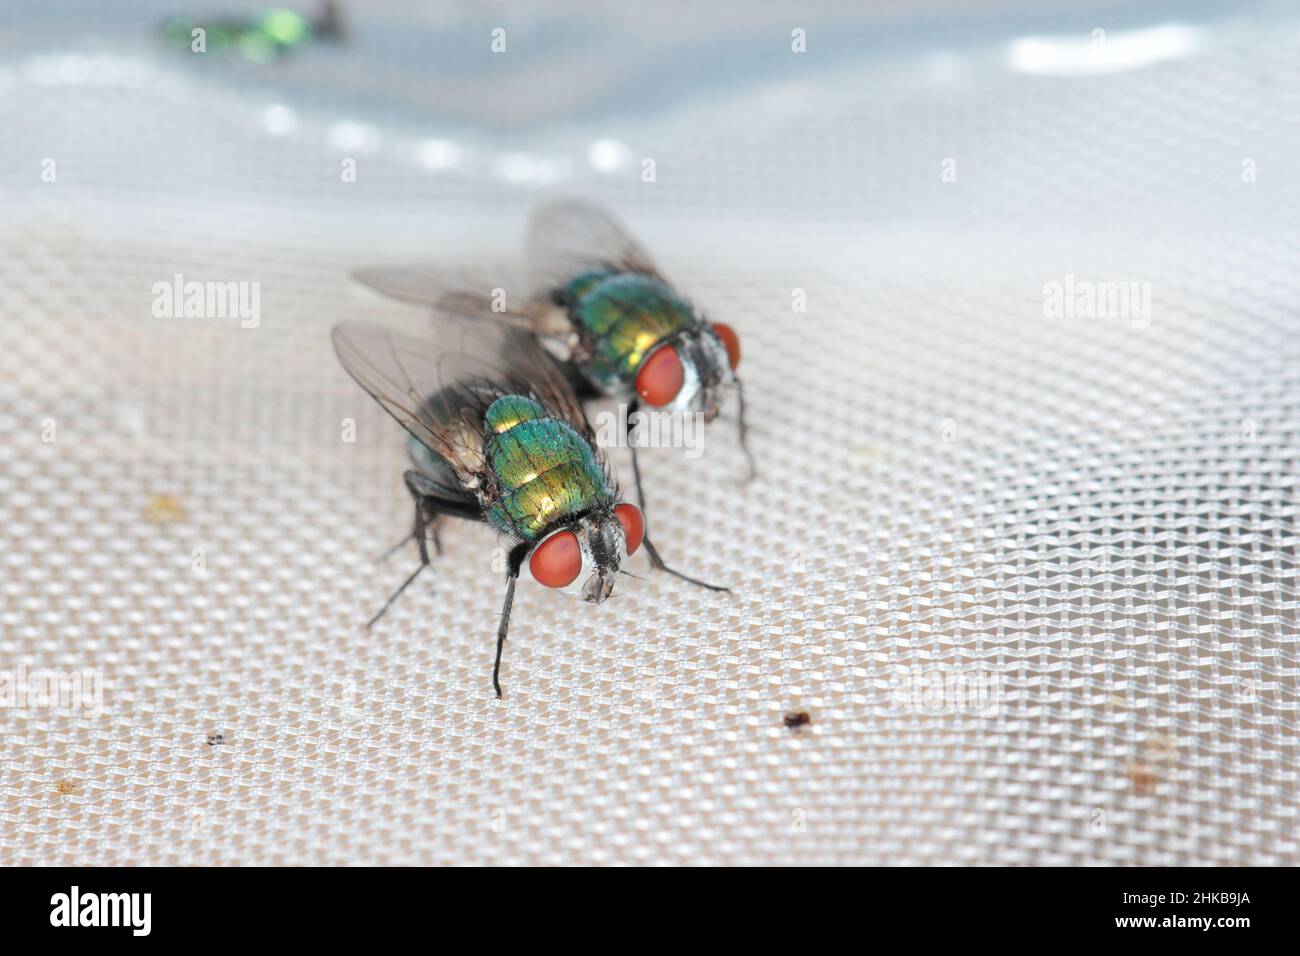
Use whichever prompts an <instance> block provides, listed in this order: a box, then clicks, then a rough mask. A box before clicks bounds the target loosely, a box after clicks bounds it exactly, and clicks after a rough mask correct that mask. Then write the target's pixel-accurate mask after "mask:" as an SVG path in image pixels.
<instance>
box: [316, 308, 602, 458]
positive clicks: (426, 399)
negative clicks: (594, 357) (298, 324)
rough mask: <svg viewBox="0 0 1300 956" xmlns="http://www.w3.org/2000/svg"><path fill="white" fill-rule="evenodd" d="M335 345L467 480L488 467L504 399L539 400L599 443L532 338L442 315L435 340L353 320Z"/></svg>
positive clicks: (346, 363) (401, 419)
mask: <svg viewBox="0 0 1300 956" xmlns="http://www.w3.org/2000/svg"><path fill="white" fill-rule="evenodd" d="M333 341H334V351H335V353H336V354H337V355H338V357H339V362H340V363H341V364H342V365H343V368H344V369H345V370H346V371H347V373H348V374H349V375H351V376H352V378H353V379H355V380H356V382H357V384H358V385H360V386H361V387H362V388H363V389H365V390H366V392H368V393H369V394H370V396H371V397H372V398H374V399H375V401H377V402H378V403H379V404H380V405H381V406H383V408H384V409H385V410H386V411H387V412H388V413H389V414H390V415H392V416H393V418H395V419H396V420H397V422H398V424H400V425H401V426H402V427H403V428H405V429H406V430H407V431H408V432H409V433H410V434H411V435H413V436H414V437H415V438H416V439H417V440H418V441H420V442H421V443H423V444H424V445H425V446H426V447H428V448H429V449H430V450H431V451H433V452H435V453H436V454H438V455H440V456H442V457H443V458H445V459H447V461H449V462H450V463H451V464H452V466H453V467H454V468H456V469H457V471H458V472H459V473H461V474H464V475H467V476H468V475H475V474H478V473H479V471H480V469H481V468H482V467H483V445H484V440H485V435H484V431H483V413H484V412H485V411H486V410H487V407H488V406H489V405H491V404H492V402H494V401H496V399H497V398H499V397H501V396H502V395H528V396H532V397H534V398H536V399H537V400H538V401H539V402H541V403H542V404H543V405H544V406H545V407H546V408H547V409H548V410H549V411H550V412H551V413H552V414H553V415H555V416H556V417H557V418H562V419H564V420H566V421H568V422H569V423H570V424H571V425H573V427H574V428H575V429H576V430H577V431H578V432H579V434H582V435H584V436H585V437H586V438H587V440H588V441H591V442H593V444H594V441H595V436H594V433H593V432H592V430H591V426H590V424H589V423H588V422H587V419H586V416H585V415H584V414H583V412H582V407H581V405H579V404H578V400H577V399H576V398H575V397H574V395H573V391H572V389H571V388H570V386H569V384H568V382H567V381H566V380H565V378H564V376H563V375H562V374H561V372H560V370H559V368H558V367H557V365H556V364H555V362H554V361H553V360H552V359H551V358H550V356H548V355H547V354H546V352H545V351H544V350H543V349H542V347H541V346H540V345H539V344H538V342H537V340H536V338H534V337H533V336H531V335H526V334H524V333H521V332H518V331H515V330H512V329H510V328H508V327H507V326H503V325H493V324H485V323H481V322H468V321H465V320H463V319H460V318H456V317H454V316H447V315H437V316H435V318H434V321H433V334H432V336H431V337H430V338H429V339H422V338H420V337H418V336H414V335H410V334H407V333H404V332H399V331H397V330H395V329H391V328H389V327H387V326H384V325H380V324H379V323H376V322H366V321H349V322H342V323H340V324H339V325H337V326H335V328H334V332H333Z"/></svg>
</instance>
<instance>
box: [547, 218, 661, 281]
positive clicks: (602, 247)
mask: <svg viewBox="0 0 1300 956" xmlns="http://www.w3.org/2000/svg"><path fill="white" fill-rule="evenodd" d="M527 250H528V266H529V280H530V282H531V283H532V285H533V288H534V289H538V290H550V289H557V288H560V287H562V286H563V285H565V283H567V282H568V281H569V280H570V279H572V278H573V277H574V276H576V275H578V274H580V273H582V272H584V271H586V270H588V269H599V268H608V269H617V270H619V271H623V272H642V273H645V274H646V275H652V276H655V277H656V278H659V279H662V278H663V277H662V276H661V275H660V274H659V270H658V268H657V267H656V266H655V264H654V260H653V259H651V258H650V254H649V253H648V252H646V250H645V248H644V247H643V246H642V245H641V244H640V243H639V242H637V241H636V239H634V238H633V237H632V234H631V233H630V232H629V231H628V229H627V228H626V227H625V226H624V225H623V224H622V223H621V222H619V221H618V219H616V218H615V217H614V215H613V213H611V212H609V211H608V210H605V209H602V208H600V207H599V206H594V205H592V204H590V203H585V202H581V201H579V200H561V201H558V202H554V203H550V204H549V205H546V206H542V207H541V208H540V209H538V210H537V211H536V212H535V213H533V217H532V219H531V221H530V222H529V224H528V238H527Z"/></svg>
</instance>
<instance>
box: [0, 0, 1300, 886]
mask: <svg viewBox="0 0 1300 956" xmlns="http://www.w3.org/2000/svg"><path fill="white" fill-rule="evenodd" d="M3 14H4V15H3V17H0V24H2V25H0V117H3V124H4V125H3V131H2V132H0V434H3V436H4V439H5V440H4V441H3V443H0V678H3V676H4V675H8V676H9V678H10V680H9V681H8V686H9V687H11V688H12V687H14V686H16V683H17V678H18V676H19V675H30V674H32V673H44V674H62V675H69V674H84V675H86V678H85V680H86V683H85V686H96V687H99V688H100V689H101V693H100V695H99V698H98V700H99V704H98V706H90V705H89V704H88V703H87V702H86V701H84V700H75V701H66V702H64V705H63V706H44V705H38V704H33V703H32V702H31V701H30V700H28V701H26V702H20V701H18V700H17V698H16V697H12V696H9V697H5V696H4V695H3V694H0V698H3V701H4V702H5V706H4V707H3V708H0V861H3V862H6V863H24V864H40V863H65V864H68V863H71V864H105V863H107V864H119V863H121V864H131V863H181V864H238V863H269V864H285V863H319V864H344V863H381V864H390V863H421V864H444V863H545V864H552V863H597V864H622V863H656V864H657V863H686V864H700V863H719V864H740V863H744V864H796V863H812V864H847V863H872V864H895V863H921V864H990V863H992V864H1056V865H1083V864H1118V865H1129V864H1193V863H1196V864H1277V863H1285V864H1292V865H1294V864H1296V863H1297V862H1300V850H1298V848H1297V830H1296V814H1297V810H1296V808H1297V800H1296V797H1297V793H1296V791H1297V783H1298V777H1300V775H1298V773H1297V757H1298V756H1300V754H1298V753H1297V749H1298V748H1297V738H1296V730H1297V705H1296V700H1297V698H1296V694H1295V685H1296V678H1297V672H1298V661H1297V656H1298V655H1297V645H1296V637H1295V635H1296V630H1295V609H1296V560H1295V553H1296V552H1295V549H1296V524H1295V517H1296V509H1297V506H1296V504H1295V498H1296V496H1295V490H1296V461H1297V457H1298V454H1300V453H1298V448H1300V388H1298V384H1300V383H1298V380H1297V374H1296V371H1295V369H1296V362H1295V358H1296V354H1295V353H1296V344H1295V343H1296V341H1297V336H1296V332H1297V322H1296V317H1295V316H1296V307H1295V303H1296V301H1298V300H1300V283H1298V282H1297V279H1296V275H1295V261H1296V254H1297V251H1298V249H1300V215H1298V212H1300V209H1298V207H1297V198H1298V186H1297V179H1296V175H1295V171H1296V170H1297V169H1300V134H1298V133H1297V126H1296V123H1295V117H1296V115H1297V111H1298V110H1300V56H1298V54H1300V13H1298V12H1297V11H1296V9H1295V8H1294V6H1293V5H1291V4H1285V3H1240V2H1237V3H1190V4H1189V3H1177V4H1175V3H1162V2H1153V3H1146V4H1142V5H1140V6H1137V7H1135V6H1134V5H1132V4H1121V3H1103V2H1084V3H1075V2H1048V3H1040V4H1035V5H1033V8H1032V9H1026V8H1025V6H1024V5H1023V4H1013V3H948V2H926V0H922V2H911V3H870V4H862V3H842V4H841V3H822V4H806V3H797V4H796V3H747V4H735V3H719V4H707V3H677V2H667V3H654V4H595V3H564V2H561V3H548V4H545V5H534V4H506V3H437V2H430V3H397V2H367V3H364V4H362V3H348V2H339V3H336V4H332V5H330V4H318V5H315V6H313V5H310V4H304V5H301V6H296V7H292V8H283V9H277V10H272V9H271V8H269V7H263V6H257V5H254V4H248V3H223V2H221V0H207V2H196V3H191V2H187V0H149V2H131V3H120V4H111V5H107V4H98V3H91V2H84V3H71V2H69V3H48V4H8V5H6V6H5V7H4V8H3ZM200 27H201V28H202V29H203V31H204V32H203V37H204V42H203V46H204V49H203V50H202V51H201V52H200V51H196V50H195V49H194V41H195V35H194V32H193V31H194V30H195V29H196V28H200ZM557 195H566V196H578V197H584V198H587V199H592V200H596V201H599V202H602V203H605V204H607V205H609V206H610V207H611V208H612V209H614V210H615V211H616V212H617V213H618V214H619V215H620V216H621V217H623V218H624V219H626V220H627V221H628V222H629V223H630V225H631V227H632V228H633V230H634V231H635V232H636V233H637V234H638V235H639V236H640V237H641V238H642V239H643V240H644V241H645V243H646V244H647V246H648V247H649V248H650V250H651V251H652V252H653V253H654V255H655V257H656V259H657V260H658V261H659V263H660V264H661V266H662V267H663V269H664V271H665V273H666V274H667V275H668V276H669V277H670V278H671V279H672V280H673V281H674V282H675V283H676V284H677V285H678V286H679V287H680V288H681V289H682V290H683V291H684V292H685V293H686V294H687V295H689V296H690V297H691V299H692V301H694V302H695V303H697V304H698V305H700V306H701V307H702V308H703V309H704V311H705V312H706V313H707V314H708V315H709V316H710V317H711V318H713V319H715V320H718V321H725V322H727V323H728V324H731V325H732V326H734V327H735V328H736V329H737V330H738V331H739V333H740V336H741V340H742V343H743V347H744V355H745V358H744V364H743V365H742V367H741V372H742V373H743V375H744V376H745V379H746V383H747V397H748V398H749V401H750V403H751V415H752V420H751V424H752V427H753V438H752V443H753V447H754V449H755V452H756V454H757V456H758V460H759V464H760V470H761V474H760V478H759V480H758V481H756V482H754V483H751V484H748V485H742V484H741V482H740V477H741V475H742V474H743V471H744V463H743V458H742V456H741V455H740V453H739V451H738V450H737V448H736V447H735V444H734V438H733V436H732V432H731V429H729V428H728V427H726V426H723V427H721V428H716V427H715V428H713V429H710V431H709V434H708V436H707V445H706V453H705V456H704V459H703V460H701V461H688V460H686V459H685V457H684V456H683V455H681V454H679V453H678V452H675V451H673V450H671V449H662V450H654V451H652V452H650V453H648V454H646V455H644V456H643V458H642V463H643V467H644V468H645V474H646V480H647V496H648V501H649V512H650V514H651V515H652V521H653V524H654V527H655V536H656V540H657V542H658V544H659V546H660V548H661V549H662V550H663V551H664V553H665V557H667V558H668V559H669V560H670V562H672V563H675V564H677V565H679V566H682V567H683V568H685V569H688V570H689V571H690V572H691V573H695V574H699V575H700V576H702V577H705V578H708V579H712V580H722V581H726V582H729V583H731V584H732V585H733V587H734V588H735V590H736V592H737V593H736V595H735V596H734V597H732V598H719V597H717V596H713V595H709V594H706V593H704V592H702V591H697V590H695V589H688V588H686V587H685V586H682V585H679V584H678V583H676V582H673V581H672V580H671V579H666V578H665V577H664V576H661V575H653V574H652V573H651V572H650V570H649V568H648V566H645V567H643V568H639V569H638V573H643V574H644V575H645V576H646V578H647V580H646V581H644V582H632V584H633V585H635V586H629V587H628V588H627V589H626V590H625V592H624V593H623V595H621V596H620V598H619V600H617V601H613V602H610V603H609V604H608V605H606V606H602V607H600V608H589V607H587V606H585V605H581V604H578V603H575V602H569V601H566V600H563V599H561V598H559V597H557V596H556V595H553V594H550V593H547V592H545V591H543V590H542V589H541V588H537V587H535V586H532V585H524V586H521V588H520V590H519V595H518V598H517V603H516V609H515V616H514V618H513V624H512V637H511V642H510V645H509V647H508V648H507V653H506V664H505V667H504V670H503V678H504V681H505V683H506V687H507V697H506V699H505V700H503V701H500V702H498V701H496V700H495V699H493V695H492V692H491V687H490V669H491V655H492V649H493V648H492V635H493V633H494V630H495V622H496V619H495V615H496V614H497V613H498V611H499V605H500V597H501V593H500V592H501V584H500V575H499V573H498V572H497V571H496V570H494V568H493V565H492V556H493V549H494V548H495V547H496V546H497V542H496V541H495V540H494V539H493V537H492V535H491V533H490V532H489V531H487V530H486V529H484V528H476V527H469V526H464V525H462V526H460V527H455V528H449V529H448V530H447V531H446V532H444V544H445V546H446V554H445V555H444V556H443V557H442V558H441V559H439V560H438V561H437V563H436V571H437V577H436V579H434V578H432V577H430V576H426V578H425V579H423V580H422V582H421V585H420V586H419V587H413V588H412V589H411V590H410V591H409V592H408V593H407V595H406V596H405V597H404V598H403V600H402V602H400V603H399V604H398V605H397V606H396V607H395V608H394V609H393V611H392V612H390V614H389V615H388V617H387V618H386V619H385V621H384V622H383V623H382V624H381V625H380V626H378V627H377V628H376V629H375V630H374V631H372V632H367V631H366V630H365V627H364V624H365V621H366V620H368V619H369V617H370V616H371V614H372V613H373V612H374V610H376V609H377V607H378V606H379V604H380V603H382V601H383V599H384V598H385V597H386V596H387V595H388V594H389V593H390V592H391V590H392V589H393V588H394V587H395V586H396V585H397V584H398V583H400V581H401V580H402V578H404V577H405V575H406V574H407V573H408V571H409V570H410V567H411V566H413V565H411V564H410V562H412V561H413V560H414V557H413V554H405V553H404V554H402V555H401V556H396V557H394V558H392V559H390V560H389V561H387V562H385V563H376V562H375V557H376V556H377V555H378V554H379V553H381V552H382V551H383V550H384V549H385V548H386V547H387V546H388V545H390V544H392V543H393V542H394V541H396V540H397V539H398V538H399V537H400V536H401V535H402V534H403V533H404V532H405V530H406V529H407V527H408V524H409V501H408V499H407V497H406V493H405V490H404V489H403V487H402V484H401V472H402V469H403V458H402V449H401V440H400V439H401V436H400V432H399V430H398V429H397V428H396V426H395V425H393V424H392V422H391V421H390V420H388V419H387V418H386V417H385V416H384V415H383V414H382V412H381V411H380V410H379V408H378V407H377V406H374V405H373V403H371V402H370V400H369V399H368V398H367V397H366V396H365V395H364V394H362V393H361V391H360V390H359V389H357V388H356V387H355V386H354V385H353V383H352V382H351V381H349V380H348V379H347V377H346V376H345V375H344V373H343V372H342V371H341V370H340V369H339V368H338V366H337V363H336V361H335V360H334V357H333V355H332V353H331V350H330V347H329V339H328V336H329V330H330V328H331V327H332V326H333V325H334V324H335V323H336V322H338V321H341V320H344V319H348V318H356V317H372V318H377V319H380V320H384V321H391V322H393V323H402V322H411V321H414V322H416V323H418V322H419V320H420V317H419V315H418V312H417V313H416V314H414V315H413V314H412V313H413V310H411V309H409V308H406V307H404V306H402V305H400V304H397V303H392V302H385V301H382V300H380V299H378V298H376V297H374V296H373V295H368V294H365V293H363V292H362V291H361V290H359V289H358V288H356V287H355V284H354V283H352V282H351V281H350V280H349V273H350V271H351V270H352V269H355V268H357V267H358V266H362V265H373V264H385V263H391V262H395V261H408V260H424V261H430V262H453V263H473V264H476V265H482V264H487V267H488V268H498V267H499V268H501V269H503V270H505V269H511V268H514V267H516V266H517V265H518V260H519V257H520V256H521V254H522V232H523V227H524V223H525V220H526V217H527V215H528V212H529V211H530V210H531V209H532V208H533V207H534V206H536V205H537V204H538V203H539V202H541V201H543V200H545V199H546V198H549V197H552V196H557ZM178 275H179V276H183V277H184V279H185V280H195V281H202V282H223V283H224V282H237V283H246V284H250V285H255V286H256V288H257V289H258V294H259V303H260V305H259V312H258V315H257V317H256V322H251V323H250V322H241V321H240V320H239V319H238V318H230V317H226V318H222V317H211V316H209V317H194V318H180V317H170V316H160V315H159V314H158V313H157V311H156V309H155V304H156V299H157V293H156V292H155V288H156V286H157V284H158V283H163V284H167V283H171V282H172V281H173V279H174V277H176V276H178ZM1118 285H1122V286H1123V287H1124V288H1125V290H1131V292H1132V298H1131V299H1126V300H1125V301H1124V302H1123V303H1121V304H1120V306H1119V307H1118V309H1116V308H1108V307H1104V306H1102V305H1100V304H1099V302H1100V300H1101V299H1104V298H1105V293H1106V290H1107V289H1108V288H1115V287H1117V286H1118ZM1067 290H1068V291H1067ZM1094 294H1096V295H1094ZM1063 298H1064V299H1068V300H1069V305H1068V306H1065V305H1063V304H1062V300H1063ZM1113 304H1114V303H1112V305H1113ZM347 422H352V423H353V431H352V435H351V438H349V437H348V431H347V425H346V423H347ZM611 455H612V457H613V459H614V461H615V464H616V466H617V467H618V468H619V469H620V470H621V471H622V472H623V474H624V475H625V476H626V475H627V474H628V471H627V464H628V463H627V459H626V457H625V456H624V455H623V454H622V453H620V452H617V451H615V452H612V453H611ZM972 688H975V689H976V691H977V692H976V693H975V694H974V696H972V694H971V693H968V691H970V690H971V689H972ZM3 690H4V681H3V680H2V679H0V691H3ZM800 710H806V711H808V713H809V714H810V715H811V718H812V722H811V724H809V725H807V726H806V727H803V728H800V729H798V730H791V729H789V728H787V727H786V726H785V724H784V722H783V715H785V714H786V713H788V712H791V711H800Z"/></svg>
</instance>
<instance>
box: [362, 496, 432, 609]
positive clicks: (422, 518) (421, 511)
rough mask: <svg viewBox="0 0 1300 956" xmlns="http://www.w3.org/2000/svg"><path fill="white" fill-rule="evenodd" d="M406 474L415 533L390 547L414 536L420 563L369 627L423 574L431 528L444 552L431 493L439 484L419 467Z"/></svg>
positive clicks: (403, 542)
mask: <svg viewBox="0 0 1300 956" xmlns="http://www.w3.org/2000/svg"><path fill="white" fill-rule="evenodd" d="M405 477H406V488H407V490H408V491H410V493H411V497H412V498H413V499H414V500H415V522H414V526H413V527H412V529H411V533H410V534H409V535H407V536H406V537H405V538H403V539H402V540H401V541H399V542H398V543H397V545H396V546H395V547H394V548H392V549H390V550H389V552H388V553H389V554H391V553H392V552H393V551H395V550H397V548H400V547H401V546H402V545H404V544H406V542H407V541H409V540H411V538H414V539H415V545H416V547H417V548H419V549H420V564H419V566H418V567H417V568H416V569H415V570H414V571H412V572H411V574H410V576H409V577H407V579H406V580H405V581H403V582H402V583H401V585H400V586H399V587H398V589H397V590H396V591H394V592H393V593H392V595H391V596H390V597H389V598H388V600H387V601H385V602H384V606H383V607H381V608H380V609H379V611H378V613H376V614H375V616H374V617H372V618H371V619H370V623H369V624H367V625H366V627H367V628H372V627H374V626H375V624H376V623H377V622H378V621H379V619H380V618H381V617H383V616H384V615H385V614H386V613H387V612H388V609H389V608H390V607H392V606H393V602H394V601H396V600H397V599H398V598H399V597H401V596H402V592H403V591H405V590H406V589H407V588H408V587H410V586H411V582H413V581H414V580H415V579H416V578H417V577H419V576H420V572H421V571H423V570H424V569H425V568H427V567H428V566H429V545H428V532H429V531H430V529H432V531H433V546H434V549H435V550H436V552H437V553H438V554H442V544H441V542H439V540H438V523H439V521H440V520H441V517H442V516H441V515H440V514H439V512H438V510H437V508H436V507H435V506H434V504H433V499H432V498H431V497H429V494H430V492H432V491H433V490H436V486H432V487H431V486H430V485H429V483H428V480H427V479H426V478H425V477H424V476H423V475H421V474H420V473H419V472H418V471H408V472H407V473H406V476H405ZM387 556H388V555H387V554H386V555H384V557H387Z"/></svg>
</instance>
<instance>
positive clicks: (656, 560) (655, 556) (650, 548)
mask: <svg viewBox="0 0 1300 956" xmlns="http://www.w3.org/2000/svg"><path fill="white" fill-rule="evenodd" d="M641 542H642V543H643V544H644V545H645V549H646V552H647V553H648V554H649V555H650V563H651V564H652V565H654V566H655V567H656V568H658V569H659V570H660V571H667V572H668V573H669V574H671V575H672V576H673V577H676V578H681V579H682V580H683V581H689V582H690V583H691V584H698V585H699V586H700V587H702V588H708V589H709V590H710V591H725V592H727V593H730V592H731V588H724V587H723V586H722V585H721V584H710V583H709V582H707V581H701V580H700V579H699V578H693V577H691V576H690V575H689V574H682V572H680V571H674V570H673V569H672V568H670V567H668V565H666V564H664V559H663V558H661V557H659V549H658V548H656V547H655V546H654V543H653V542H651V540H650V535H648V534H647V535H645V536H644V537H643V538H642V539H641Z"/></svg>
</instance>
